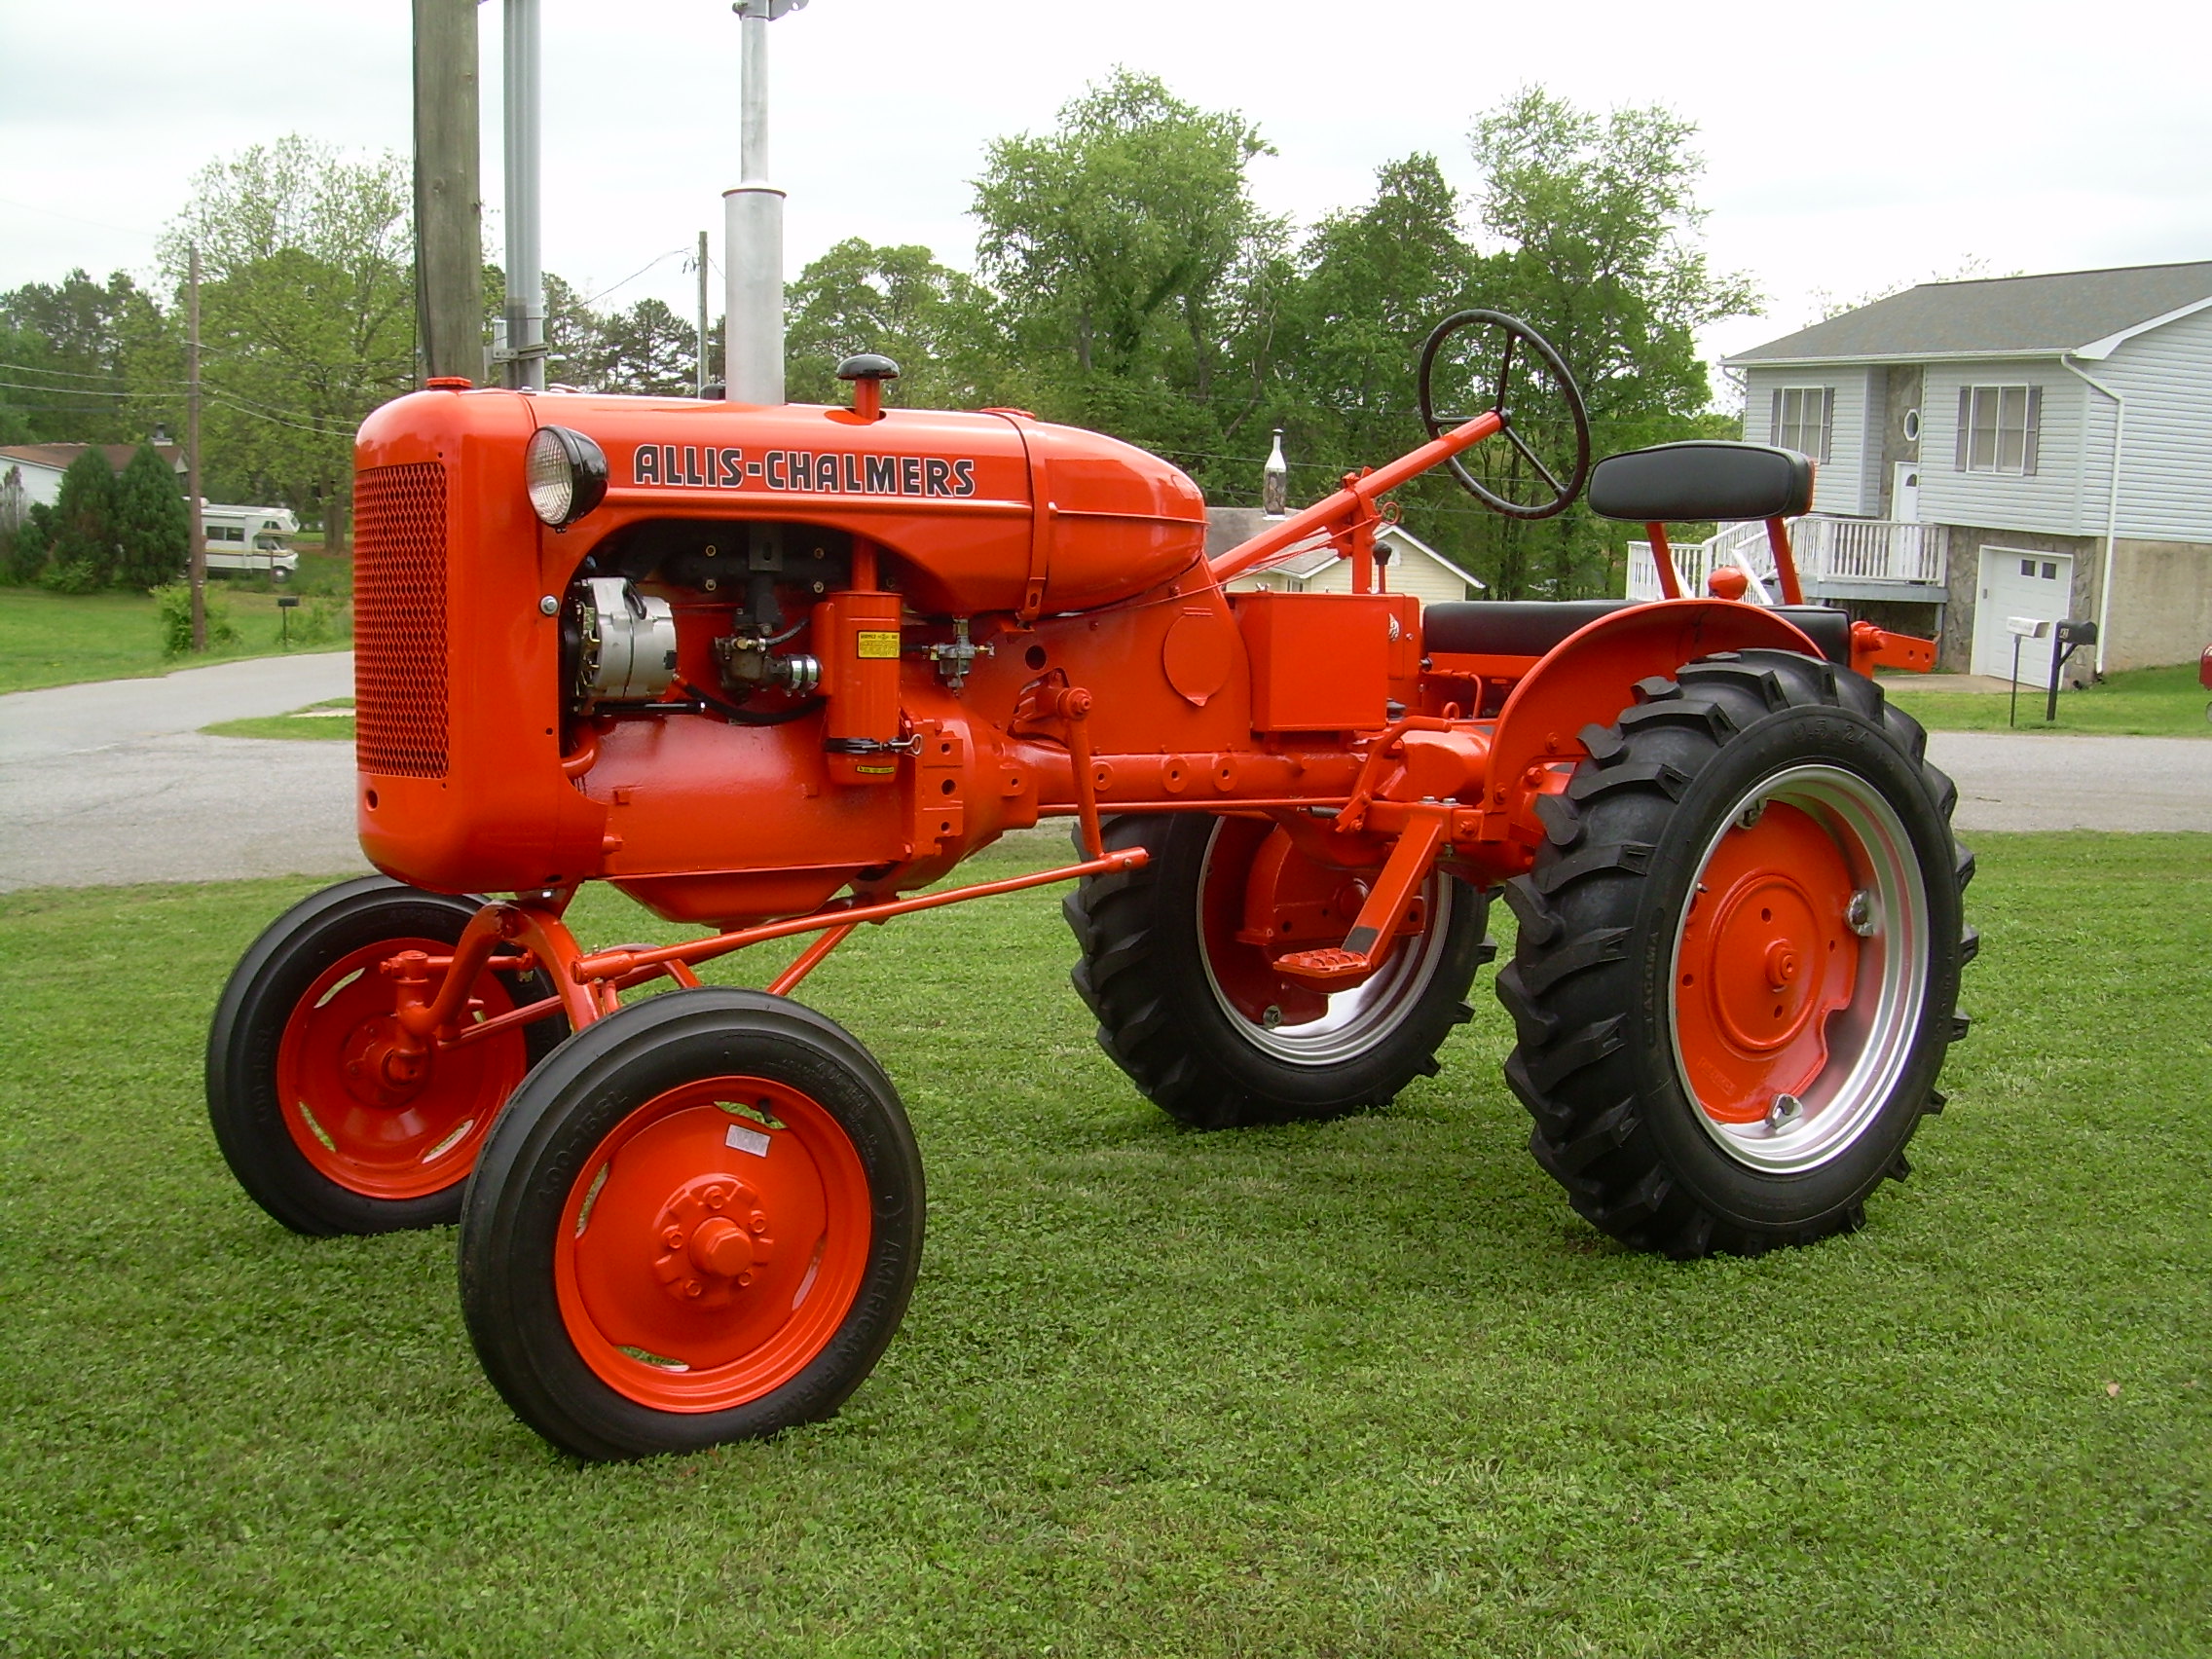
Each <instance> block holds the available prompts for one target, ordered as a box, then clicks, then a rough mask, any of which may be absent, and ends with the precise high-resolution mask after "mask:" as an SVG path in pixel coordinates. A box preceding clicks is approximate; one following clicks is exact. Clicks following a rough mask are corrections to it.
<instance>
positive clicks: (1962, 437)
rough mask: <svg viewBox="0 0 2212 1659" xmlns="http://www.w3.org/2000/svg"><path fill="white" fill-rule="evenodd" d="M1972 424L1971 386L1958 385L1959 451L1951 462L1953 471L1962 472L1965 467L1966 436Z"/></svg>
mask: <svg viewBox="0 0 2212 1659" xmlns="http://www.w3.org/2000/svg"><path fill="white" fill-rule="evenodd" d="M1972 425H1973V387H1971V386H1962V387H1959V453H1958V457H1957V459H1955V460H1954V461H1952V462H1951V470H1952V471H1953V472H1964V471H1965V470H1966V469H1967V438H1968V436H1969V434H1970V431H1971V429H1972Z"/></svg>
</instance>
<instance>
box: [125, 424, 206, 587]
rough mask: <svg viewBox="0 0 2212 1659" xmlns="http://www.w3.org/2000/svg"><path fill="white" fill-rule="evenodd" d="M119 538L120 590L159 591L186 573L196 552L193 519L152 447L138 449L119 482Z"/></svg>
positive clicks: (174, 475)
mask: <svg viewBox="0 0 2212 1659" xmlns="http://www.w3.org/2000/svg"><path fill="white" fill-rule="evenodd" d="M115 533H116V539H117V540H118V541H120V542H121V543H122V544H123V554H122V558H121V560H120V562H119V563H118V565H117V568H116V572H115V581H116V585H117V586H119V587H127V588H153V587H159V586H161V585H162V583H164V582H173V581H175V580H176V579H177V577H178V576H180V575H182V574H183V573H184V567H185V563H186V561H187V560H188V559H189V558H190V557H191V552H192V519H191V515H190V514H189V513H188V512H187V511H186V508H185V504H184V497H183V495H182V493H181V492H179V491H178V489H177V483H176V473H175V472H174V471H172V470H171V469H170V467H169V463H168V462H167V461H164V460H163V459H162V458H161V455H160V453H159V452H158V451H156V450H155V448H154V446H153V445H152V444H150V443H148V444H140V445H139V446H138V453H137V454H136V455H134V456H132V457H131V458H130V464H129V465H128V466H126V467H125V468H124V469H123V475H122V476H121V477H120V478H118V479H117V480H116V486H115Z"/></svg>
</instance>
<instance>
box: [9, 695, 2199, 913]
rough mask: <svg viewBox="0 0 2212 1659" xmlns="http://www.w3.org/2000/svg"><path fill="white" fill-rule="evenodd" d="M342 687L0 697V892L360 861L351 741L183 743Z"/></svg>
mask: <svg viewBox="0 0 2212 1659" xmlns="http://www.w3.org/2000/svg"><path fill="white" fill-rule="evenodd" d="M352 685H353V658H352V654H351V653H350V652H346V651H339V652H328V653H321V654H317V655H313V656H305V655H303V656H291V657H264V658H259V659H257V660H254V661H251V662H234V663H222V664H218V665H217V666H215V667H213V668H196V669H188V670H186V671H184V672H182V673H179V674H172V675H169V676H168V677H167V678H166V679H161V680H111V681H103V682H97V683H94V684H90V685H64V686H57V687H55V688H54V689H52V690H47V691H18V692H15V693H13V694H11V695H8V696H0V892H4V891H7V890H9V889H12V888H18V887H42V886H62V887H86V886H92V885H96V884H101V883H108V882H132V881H208V880H220V879H223V878H226V877H234V876H245V875H291V874H333V875H335V874H340V873H351V872H354V871H357V870H362V869H366V868H367V867H368V866H367V864H366V862H365V861H364V860H363V859H362V857H361V853H360V849H359V847H358V846H356V845H355V843H354V840H353V751H352V747H351V746H350V744H344V743H302V742H276V741H267V740H256V739H250V738H228V737H203V736H201V735H200V733H199V728H200V727H201V726H203V725H208V724H211V723H213V722H215V721H217V720H230V719H244V718H245V717H248V716H252V715H276V714H282V713H284V712H285V711H286V710H288V709H297V708H301V707H304V706H305V705H307V704H309V703H317V702H320V701H322V700H323V699H325V698H328V697H343V696H347V695H350V693H351V691H352ZM1928 749H1929V756H1930V757H1931V758H1932V759H1933V760H1934V761H1935V762H1936V765H1938V766H1940V767H1942V768H1943V770H1945V771H1946V772H1948V773H1950V774H1951V776H1952V777H1953V778H1955V779H1956V780H1957V781H1958V785H1959V810H1958V819H1957V822H1958V826H1959V828H1960V829H1962V830H2212V739H2197V738H2168V737H2061V736H2051V735H2046V734H2042V733H2035V732H1951V731H1946V732H1936V733H1933V734H1932V735H1931V736H1930V738H1929V740H1928ZM1051 833H1054V834H1058V833H1060V831H1059V830H1056V829H1055V830H1052V831H1051Z"/></svg>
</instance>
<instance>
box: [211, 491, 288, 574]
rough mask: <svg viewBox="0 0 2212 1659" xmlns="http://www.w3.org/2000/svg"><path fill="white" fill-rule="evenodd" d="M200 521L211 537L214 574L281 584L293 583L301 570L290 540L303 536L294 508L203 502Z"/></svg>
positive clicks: (212, 569)
mask: <svg viewBox="0 0 2212 1659" xmlns="http://www.w3.org/2000/svg"><path fill="white" fill-rule="evenodd" d="M200 522H201V525H202V527H203V529H204V530H205V531H206V534H207V568H208V569H209V570H210V571H239V572H240V573H241V574H254V575H266V576H268V577H269V579H270V580H271V581H276V582H281V581H286V580H289V579H290V577H291V574H292V572H293V571H296V570H298V569H299V568H300V556H299V555H298V554H297V553H295V552H293V551H292V547H291V542H290V540H289V539H288V538H289V537H291V536H294V535H298V534H299V530H300V521H299V520H298V519H297V518H296V517H294V516H293V513H292V509H291V508H290V507H238V506H225V505H224V504H223V503H222V502H220V501H203V502H201V503H200Z"/></svg>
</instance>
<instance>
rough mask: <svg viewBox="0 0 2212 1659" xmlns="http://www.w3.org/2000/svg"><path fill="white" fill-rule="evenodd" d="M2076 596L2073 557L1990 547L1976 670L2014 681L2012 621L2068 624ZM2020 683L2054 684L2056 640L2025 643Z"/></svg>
mask: <svg viewBox="0 0 2212 1659" xmlns="http://www.w3.org/2000/svg"><path fill="white" fill-rule="evenodd" d="M2073 592H2074V558H2073V555H2072V554H2069V553H2031V552H2029V551H2028V550H2027V549H2026V548H2024V547H1984V548H1983V549H1982V550H1981V585H1980V587H1979V589H1978V590H1977V592H1976V594H1975V596H1974V611H1973V671H1974V673H1976V674H1994V675H1995V676H1996V677H1997V678H1998V679H2000V680H2009V679H2011V678H2012V631H2011V629H2010V628H2009V627H2008V626H2007V619H2008V618H2009V617H2013V616H2032V617H2034V618H2035V619H2036V620H2037V621H2039V622H2048V623H2051V624H2053V625H2055V624H2057V623H2060V622H2063V621H2065V620H2066V602H2067V600H2068V598H2069V597H2070V596H2071V595H2072V594H2073ZM2020 683H2021V684H2022V685H2048V684H2049V683H2050V636H2049V634H2047V633H2046V634H2045V635H2044V637H2043V638H2042V639H2040V640H2023V641H2021V642H2020Z"/></svg>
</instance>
